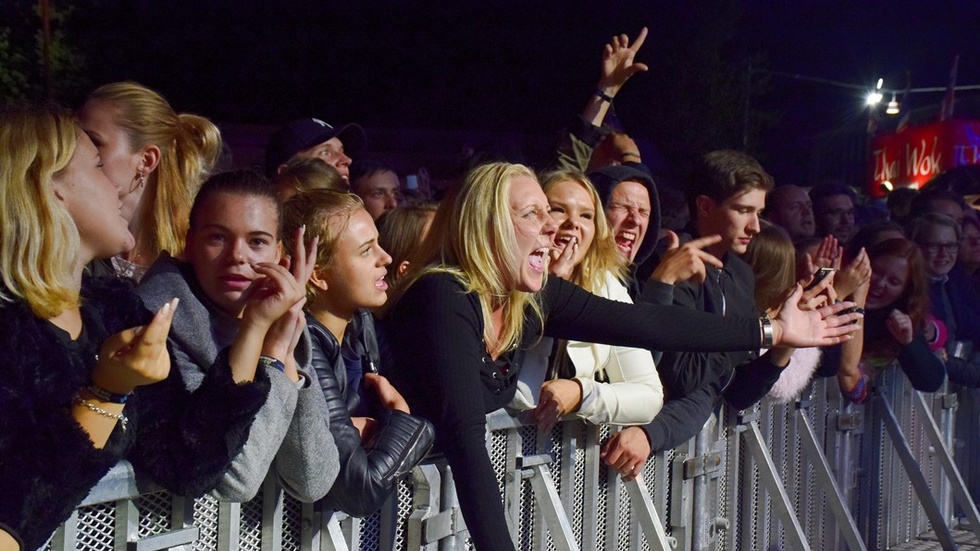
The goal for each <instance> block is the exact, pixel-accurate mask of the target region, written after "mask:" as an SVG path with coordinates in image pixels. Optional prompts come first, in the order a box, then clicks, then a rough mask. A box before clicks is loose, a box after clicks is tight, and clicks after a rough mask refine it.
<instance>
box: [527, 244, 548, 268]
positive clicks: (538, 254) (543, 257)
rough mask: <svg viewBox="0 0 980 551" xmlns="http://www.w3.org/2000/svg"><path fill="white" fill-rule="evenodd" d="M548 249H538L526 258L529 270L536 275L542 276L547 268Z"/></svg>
mask: <svg viewBox="0 0 980 551" xmlns="http://www.w3.org/2000/svg"><path fill="white" fill-rule="evenodd" d="M548 249H549V247H540V248H537V249H535V250H534V251H532V252H531V254H529V255H528V257H527V263H528V265H530V266H531V270H533V271H534V273H537V274H543V273H544V270H545V267H546V266H547V258H548Z"/></svg>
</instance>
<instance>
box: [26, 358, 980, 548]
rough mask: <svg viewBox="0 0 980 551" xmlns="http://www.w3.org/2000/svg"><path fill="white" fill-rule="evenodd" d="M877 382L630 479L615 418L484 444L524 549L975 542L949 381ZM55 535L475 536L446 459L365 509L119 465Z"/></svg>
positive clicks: (137, 543)
mask: <svg viewBox="0 0 980 551" xmlns="http://www.w3.org/2000/svg"><path fill="white" fill-rule="evenodd" d="M876 386H877V391H876V394H875V396H874V398H873V399H872V400H870V401H869V403H868V404H866V405H864V406H854V405H849V404H846V403H845V402H844V400H843V399H842V397H841V395H840V392H839V390H838V389H837V383H836V379H833V378H831V379H820V380H817V381H814V383H812V384H811V386H810V388H809V389H808V390H807V392H806V393H805V395H804V397H803V398H802V399H801V400H799V401H797V402H794V403H790V404H776V403H773V402H770V401H768V400H764V401H763V402H762V403H761V404H760V405H758V406H756V407H755V408H753V409H751V410H746V411H741V412H738V411H734V410H731V409H727V408H726V409H721V410H719V411H717V412H715V414H714V415H712V417H711V418H710V419H709V420H708V422H707V423H706V424H705V426H704V428H703V429H702V430H701V432H700V433H699V434H698V435H697V436H696V437H695V438H693V439H692V440H691V441H689V442H687V443H685V444H683V445H682V446H679V447H678V448H677V449H674V450H667V451H663V452H658V453H655V454H654V455H653V456H652V457H651V458H650V461H648V462H647V464H646V466H645V468H644V470H643V472H642V474H641V475H639V476H638V477H637V478H636V479H635V480H633V481H630V482H625V481H623V480H622V478H620V477H619V476H617V475H616V474H615V473H614V472H612V471H611V470H610V469H608V468H607V467H605V466H604V465H602V463H601V461H600V458H599V451H600V447H601V444H602V443H603V442H604V441H605V440H606V439H607V438H609V437H610V436H611V433H612V431H615V430H616V429H615V428H610V427H604V426H603V427H600V426H595V425H591V424H588V423H585V422H582V421H578V420H574V419H569V420H565V421H564V422H562V423H560V424H559V425H558V426H556V427H555V428H554V429H553V430H551V431H549V432H542V431H539V430H538V429H537V428H536V427H534V426H533V425H530V424H528V423H526V422H525V420H524V418H522V417H521V416H512V415H509V414H507V413H504V412H495V413H493V414H491V415H489V416H488V417H487V426H488V438H487V452H488V454H489V456H490V458H491V461H492V463H493V466H494V469H495V471H496V474H497V480H498V486H499V490H500V498H501V499H502V501H503V503H504V507H505V511H506V515H507V522H508V526H509V528H510V531H511V535H512V538H513V539H514V542H515V545H516V547H517V549H520V550H547V551H552V550H554V551H572V550H574V551H579V550H582V551H598V550H623V551H633V550H651V551H674V550H678V551H702V550H710V551H726V550H733V551H741V550H746V551H749V550H782V549H794V550H800V551H805V550H827V551H838V550H840V551H843V550H851V551H865V550H876V551H884V550H892V549H895V550H897V549H902V550H904V549H916V550H919V549H923V550H924V549H943V550H953V549H962V550H969V549H976V550H980V515H978V513H977V508H976V506H975V504H974V499H973V498H971V495H970V491H969V488H968V486H967V482H965V481H964V478H963V477H962V476H961V474H960V471H959V470H958V469H957V461H955V460H954V459H959V464H960V465H963V464H964V460H963V459H962V458H964V457H965V458H969V457H972V455H971V454H973V455H976V454H977V453H980V452H978V449H980V444H978V443H977V442H976V441H975V440H977V438H976V437H977V435H976V434H973V435H972V439H969V440H966V441H964V440H963V439H962V438H961V440H960V441H956V440H955V439H954V435H955V434H956V431H955V429H956V427H955V419H956V418H957V416H956V415H955V410H956V407H957V404H958V400H957V395H956V394H953V393H951V392H949V391H948V390H947V389H946V388H944V389H942V390H941V391H940V392H937V393H934V394H929V395H924V394H921V393H919V392H918V391H915V390H913V389H912V388H911V387H910V386H909V385H908V383H907V382H906V381H905V379H904V377H903V376H902V375H901V372H900V370H898V369H895V368H890V369H887V370H885V371H884V372H883V373H881V374H880V375H879V377H878V380H877V385H876ZM971 415H975V414H971ZM954 452H955V453H956V455H957V458H954V456H953V453H954ZM967 464H968V463H967ZM492 498H493V496H487V499H492ZM45 548H46V549H50V550H52V551H62V550H75V549H79V550H86V551H89V550H91V551H97V550H98V551H102V550H114V551H123V550H125V551H156V550H160V549H181V550H187V551H190V550H200V551H231V550H244V551H253V550H254V551H292V550H302V551H313V550H319V551H361V550H376V549H378V550H386V551H387V550H399V551H451V550H466V549H472V543H471V541H470V539H469V533H468V531H467V529H466V524H465V522H464V520H463V516H462V513H461V511H460V509H459V504H458V501H457V499H456V493H455V485H454V484H453V473H452V470H451V469H450V468H449V466H448V465H447V464H446V463H445V461H443V460H441V459H440V458H438V457H434V458H430V459H428V460H426V461H425V462H423V463H422V464H421V465H419V466H418V467H417V468H416V469H415V470H414V471H413V472H412V473H411V475H410V476H409V477H407V478H406V479H404V480H403V481H401V482H400V483H399V485H398V489H397V492H396V493H395V494H394V495H393V496H392V498H391V499H389V500H388V501H387V502H386V503H385V505H384V506H383V507H382V509H381V510H380V511H379V512H378V513H376V514H374V515H371V516H370V517H367V518H363V519H359V518H350V517H347V516H345V515H342V514H336V513H332V512H331V511H325V510H323V509H322V508H320V507H319V505H317V504H304V503H299V502H297V501H295V500H293V499H292V498H291V497H289V496H287V495H285V494H284V493H283V492H282V490H281V488H280V487H279V486H278V485H277V484H276V482H275V481H274V480H272V479H270V480H267V481H266V483H265V484H264V485H263V488H262V491H261V492H260V494H259V495H258V496H257V497H256V498H255V499H253V500H252V501H249V502H247V503H226V502H218V501H217V500H215V499H213V498H210V497H204V498H200V499H187V498H183V497H180V496H175V495H172V494H170V493H168V492H166V491H163V490H161V489H160V488H158V487H155V486H154V485H153V484H152V483H150V482H147V481H143V480H139V479H137V478H136V477H135V476H134V473H133V472H132V469H131V468H130V466H129V465H128V464H127V463H125V462H123V463H120V464H119V465H117V466H116V467H114V468H113V469H112V471H110V473H109V474H108V475H107V476H106V477H105V478H104V479H103V480H102V481H101V482H100V483H99V485H98V486H97V487H96V488H95V489H93V491H92V492H91V494H90V495H89V496H88V498H87V499H86V500H85V502H84V503H82V504H81V505H80V506H79V507H78V508H77V509H76V510H75V511H74V513H73V514H72V516H71V518H70V519H69V520H68V521H67V522H66V523H65V524H64V525H63V526H62V527H61V528H59V530H58V531H57V532H56V533H55V534H54V536H53V537H52V538H51V540H50V541H49V542H48V544H47V545H46V546H45Z"/></svg>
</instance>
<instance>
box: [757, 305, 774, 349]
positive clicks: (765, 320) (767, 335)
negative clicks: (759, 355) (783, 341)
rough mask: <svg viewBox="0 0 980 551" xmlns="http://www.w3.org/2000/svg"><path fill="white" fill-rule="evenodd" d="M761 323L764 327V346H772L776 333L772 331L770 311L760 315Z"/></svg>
mask: <svg viewBox="0 0 980 551" xmlns="http://www.w3.org/2000/svg"><path fill="white" fill-rule="evenodd" d="M759 325H760V326H761V327H762V348H772V344H773V343H772V341H773V340H774V339H775V335H774V334H773V331H772V318H770V317H769V314H768V313H766V314H762V316H760V317H759Z"/></svg>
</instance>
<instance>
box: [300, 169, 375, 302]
mask: <svg viewBox="0 0 980 551" xmlns="http://www.w3.org/2000/svg"><path fill="white" fill-rule="evenodd" d="M317 162H318V163H319V162H322V161H317ZM363 209H364V202H363V201H361V198H360V197H358V196H357V195H354V194H352V193H343V192H338V191H333V190H329V189H314V190H310V191H306V192H303V193H300V194H298V195H295V196H293V198H292V199H290V200H289V201H287V202H286V204H285V205H283V222H284V223H285V227H284V232H283V233H284V236H283V243H284V244H285V245H286V253H287V254H289V255H292V254H293V253H294V252H295V251H296V247H297V246H301V245H300V244H297V243H296V230H297V229H298V228H300V227H302V226H303V225H304V224H305V225H306V239H307V240H310V239H313V238H314V237H317V238H319V243H318V245H317V252H316V267H317V268H323V267H325V266H327V265H329V264H330V261H331V260H332V259H333V254H334V251H335V250H336V249H337V241H339V240H340V236H341V235H342V234H343V233H344V230H346V229H347V225H348V224H349V223H350V218H351V216H353V215H354V213H355V212H357V211H358V210H363ZM318 291H319V289H318V288H317V287H316V286H314V285H313V284H312V283H307V284H306V296H307V298H308V299H309V304H312V303H313V299H314V298H316V294H317V292H318Z"/></svg>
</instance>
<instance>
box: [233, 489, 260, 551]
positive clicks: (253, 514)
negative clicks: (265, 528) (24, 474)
mask: <svg viewBox="0 0 980 551" xmlns="http://www.w3.org/2000/svg"><path fill="white" fill-rule="evenodd" d="M261 546H262V492H259V495H257V496H256V497H255V499H253V500H252V501H249V502H247V503H242V518H241V540H240V542H239V547H238V549H239V551H253V550H254V551H259V550H260V549H261Z"/></svg>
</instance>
